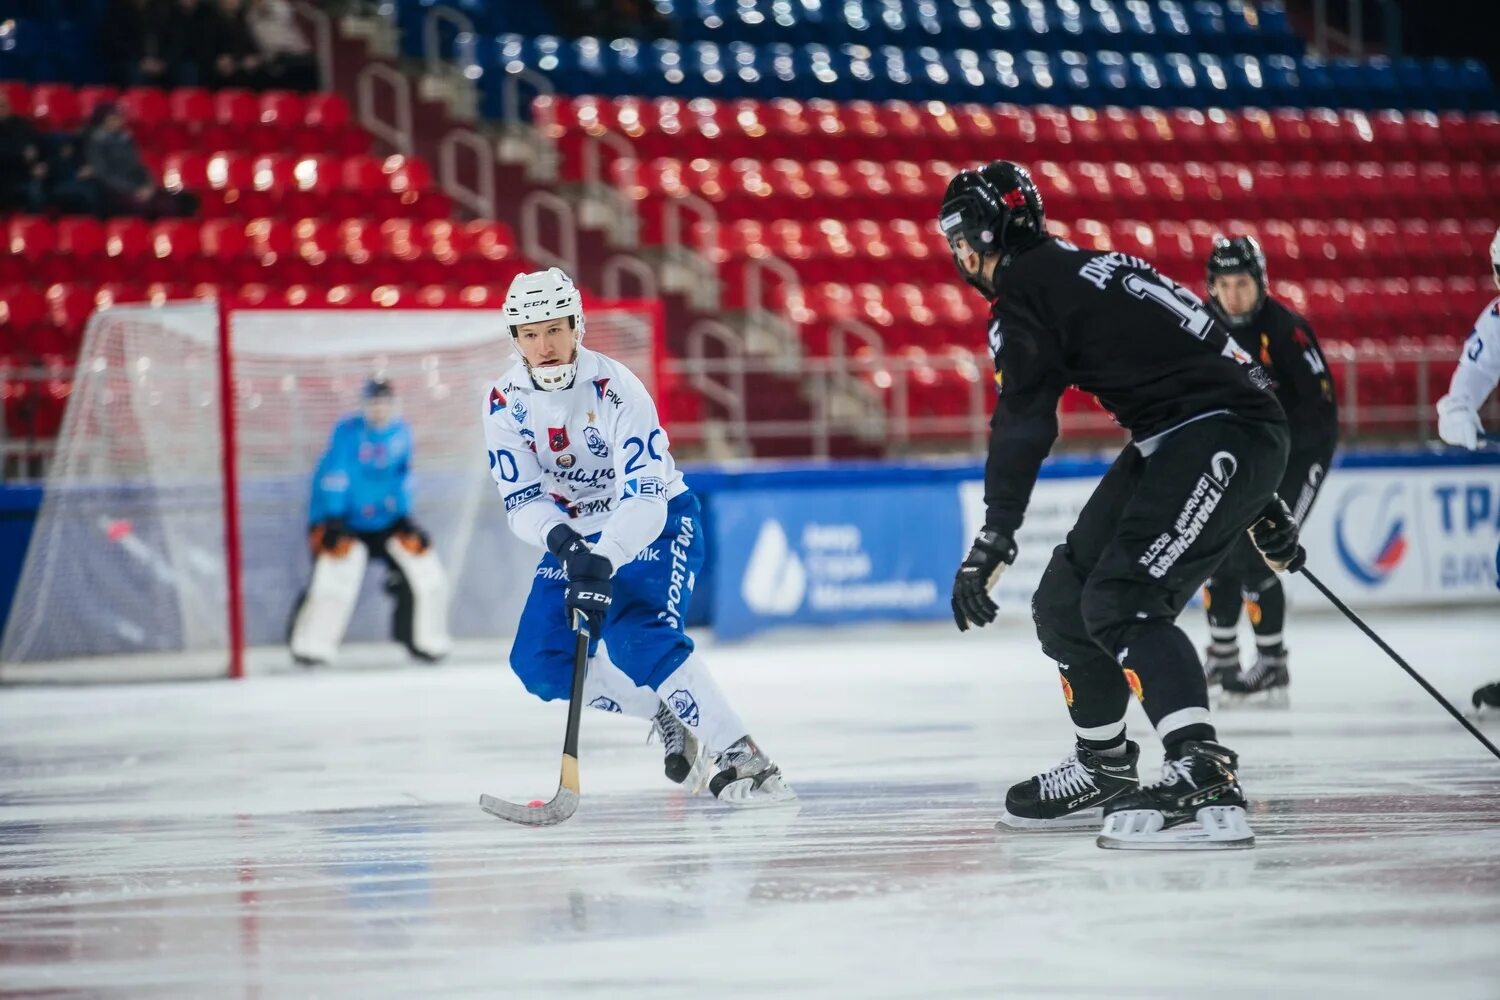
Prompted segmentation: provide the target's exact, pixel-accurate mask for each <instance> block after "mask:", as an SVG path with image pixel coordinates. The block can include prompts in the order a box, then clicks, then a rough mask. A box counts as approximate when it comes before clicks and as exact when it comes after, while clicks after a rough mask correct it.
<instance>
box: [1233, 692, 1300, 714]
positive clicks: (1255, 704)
mask: <svg viewBox="0 0 1500 1000" xmlns="http://www.w3.org/2000/svg"><path fill="white" fill-rule="evenodd" d="M1214 707H1215V708H1227V709H1236V708H1248V709H1256V710H1271V711H1281V710H1283V709H1288V708H1291V707H1292V699H1291V695H1290V694H1288V693H1287V689H1286V688H1284V687H1281V688H1272V689H1271V690H1269V691H1253V692H1251V693H1249V694H1239V693H1237V692H1234V691H1225V690H1223V689H1222V688H1221V689H1220V690H1219V697H1218V700H1217V701H1215V702H1214Z"/></svg>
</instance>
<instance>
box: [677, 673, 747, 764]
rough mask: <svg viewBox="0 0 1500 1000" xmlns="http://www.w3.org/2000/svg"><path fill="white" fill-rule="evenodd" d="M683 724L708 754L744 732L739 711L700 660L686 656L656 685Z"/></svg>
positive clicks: (745, 731)
mask: <svg viewBox="0 0 1500 1000" xmlns="http://www.w3.org/2000/svg"><path fill="white" fill-rule="evenodd" d="M656 693H657V694H658V695H659V696H660V697H661V700H662V701H664V702H666V703H667V705H668V706H669V707H670V708H671V709H672V711H674V712H676V713H677V717H678V718H679V719H681V720H682V723H683V725H685V726H687V727H688V728H689V729H691V730H692V731H693V732H694V734H696V735H697V737H698V739H699V741H700V742H702V743H703V745H704V746H705V747H706V748H707V749H708V751H709V753H715V754H716V753H719V752H721V751H723V750H724V749H725V748H726V747H728V746H729V745H730V744H731V743H733V742H734V741H735V740H738V739H739V738H740V737H742V736H746V735H748V731H747V730H746V729H745V724H744V722H742V721H740V716H739V713H738V712H736V711H735V710H734V709H733V708H731V707H730V706H729V699H728V698H726V697H724V692H723V690H722V689H721V688H720V687H719V684H718V682H717V681H715V680H714V679H713V675H712V674H710V673H709V672H708V668H707V667H706V666H704V664H703V662H702V660H700V659H699V658H698V657H696V656H690V657H688V658H687V660H686V661H685V662H684V663H683V664H682V666H680V667H678V668H677V669H676V670H674V671H672V673H671V674H670V675H669V676H668V677H667V679H666V680H664V681H662V682H661V684H659V685H658V686H657V688H656Z"/></svg>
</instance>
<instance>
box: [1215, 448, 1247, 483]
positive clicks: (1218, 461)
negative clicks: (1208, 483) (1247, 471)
mask: <svg viewBox="0 0 1500 1000" xmlns="http://www.w3.org/2000/svg"><path fill="white" fill-rule="evenodd" d="M1208 464H1209V468H1211V469H1212V470H1213V476H1214V479H1215V481H1217V482H1218V484H1219V485H1220V486H1228V485H1229V480H1231V479H1233V478H1234V474H1235V473H1236V472H1238V471H1239V469H1240V463H1239V460H1238V459H1236V458H1235V457H1234V456H1233V455H1231V454H1230V453H1229V452H1227V451H1216V452H1214V457H1213V458H1211V459H1209V460H1208Z"/></svg>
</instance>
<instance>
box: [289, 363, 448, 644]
mask: <svg viewBox="0 0 1500 1000" xmlns="http://www.w3.org/2000/svg"><path fill="white" fill-rule="evenodd" d="M361 402H362V406H361V409H360V411H359V412H357V413H351V414H349V415H348V416H346V417H344V418H343V419H342V420H340V421H339V422H338V424H337V426H335V427H334V429H333V434H332V435H331V436H330V437H329V440H328V448H327V450H326V451H325V452H324V453H323V458H322V459H321V460H320V461H319V462H318V468H317V471H316V472H314V473H313V490H312V501H311V504H310V509H309V511H308V536H309V542H310V544H311V546H312V551H313V572H312V579H311V580H310V581H309V582H308V585H307V590H306V591H305V592H304V593H303V595H302V597H301V599H300V600H299V601H298V603H297V608H296V610H295V611H294V612H293V616H292V630H291V647H292V658H293V659H295V660H296V661H297V662H298V663H300V664H302V665H304V666H314V665H318V664H325V663H329V662H331V661H332V660H333V659H334V658H335V657H336V656H337V654H338V649H339V645H340V644H341V643H342V642H343V639H344V631H345V629H347V628H348V627H349V618H350V616H351V615H352V614H353V613H354V605H355V603H356V602H357V601H358V599H359V591H360V586H361V584H362V583H363V582H364V577H365V567H366V566H367V565H368V564H369V561H370V559H371V558H372V557H373V558H375V559H378V560H380V561H381V562H383V563H385V565H386V571H387V572H386V582H385V589H386V591H387V593H389V594H390V595H391V596H392V597H394V598H395V611H394V615H393V620H392V624H391V631H392V634H393V636H394V638H395V639H396V641H397V642H400V643H401V644H402V645H403V646H405V647H406V648H407V651H408V652H410V653H411V655H412V656H413V657H415V658H417V659H419V660H423V661H427V662H432V661H436V660H440V659H442V658H443V657H444V656H445V655H447V653H448V652H449V650H450V649H451V648H452V646H453V640H452V639H451V638H449V635H448V577H447V575H446V574H445V573H444V572H443V565H442V563H440V562H439V561H438V557H437V553H436V552H434V551H433V549H432V544H431V540H430V539H429V538H428V537H427V533H426V532H424V531H423V530H422V529H421V528H418V527H417V526H416V525H415V524H413V523H412V520H411V517H410V516H409V513H408V512H409V510H410V507H411V489H410V485H409V483H408V480H409V478H410V473H411V455H412V441H411V427H410V426H409V425H408V424H407V422H406V421H405V420H404V419H403V418H402V417H401V415H400V413H399V410H398V407H397V403H396V396H395V391H394V389H393V388H392V387H391V383H390V382H388V381H387V380H385V379H383V378H374V379H371V380H370V381H369V382H367V383H365V387H364V390H363V392H362V393H361Z"/></svg>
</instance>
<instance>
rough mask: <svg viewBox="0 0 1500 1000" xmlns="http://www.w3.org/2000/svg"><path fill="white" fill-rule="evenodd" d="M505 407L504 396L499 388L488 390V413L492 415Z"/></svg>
mask: <svg viewBox="0 0 1500 1000" xmlns="http://www.w3.org/2000/svg"><path fill="white" fill-rule="evenodd" d="M503 409H505V397H504V396H502V395H500V390H499V389H491V390H490V415H491V416H493V415H494V414H496V413H499V412H500V411H501V410H503Z"/></svg>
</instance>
